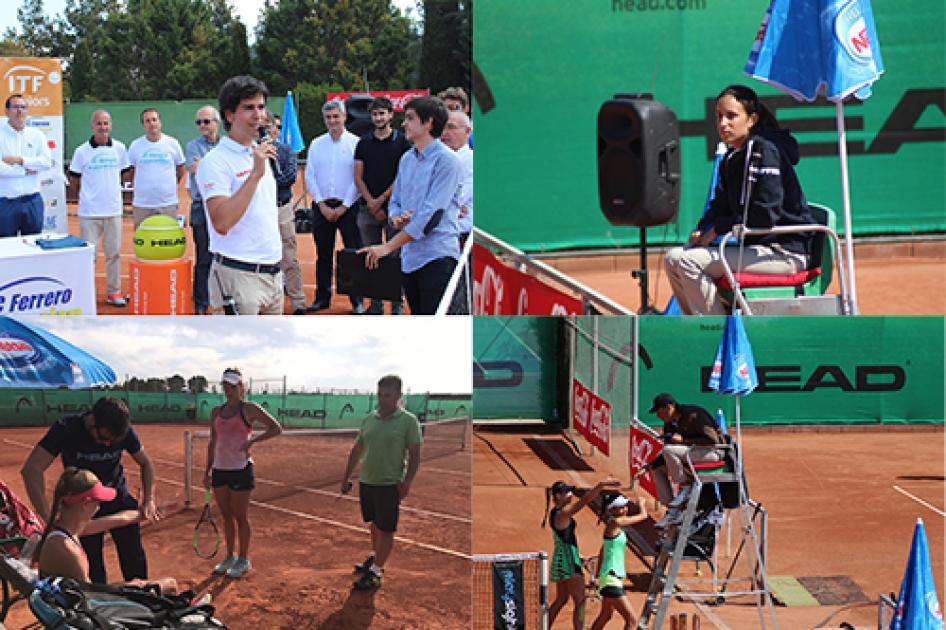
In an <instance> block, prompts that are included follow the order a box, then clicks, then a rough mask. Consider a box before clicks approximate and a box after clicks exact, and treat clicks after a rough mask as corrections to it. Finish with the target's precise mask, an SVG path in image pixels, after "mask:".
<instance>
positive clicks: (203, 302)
mask: <svg viewBox="0 0 946 630" xmlns="http://www.w3.org/2000/svg"><path fill="white" fill-rule="evenodd" d="M197 130H198V131H200V135H199V136H197V138H195V139H194V140H191V141H190V142H188V143H187V149H186V150H185V152H184V165H185V166H186V167H187V173H188V175H187V187H188V190H190V193H191V231H192V232H193V233H194V249H195V252H196V253H195V258H196V259H197V260H196V261H195V263H194V314H195V315H209V314H210V292H209V289H208V284H207V283H208V282H209V278H210V265H211V263H212V262H213V258H212V256H211V255H210V236H209V235H208V234H207V215H206V214H204V200H203V199H202V198H201V196H200V189H199V188H198V187H197V164H199V163H200V160H201V158H203V157H204V156H205V155H207V154H208V153H210V150H211V149H213V148H214V147H216V146H217V144H218V143H219V142H220V113H219V112H218V111H217V108H216V107H214V106H212V105H206V106H204V107H201V108H200V109H198V110H197Z"/></svg>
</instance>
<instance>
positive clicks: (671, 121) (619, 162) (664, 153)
mask: <svg viewBox="0 0 946 630" xmlns="http://www.w3.org/2000/svg"><path fill="white" fill-rule="evenodd" d="M598 198H599V200H600V202H601V211H602V212H603V213H604V216H605V217H606V218H607V219H608V221H609V222H610V223H611V225H634V226H637V227H641V228H645V227H650V226H652V225H664V224H667V223H672V222H674V221H676V220H677V210H678V209H679V207H680V130H679V127H678V125H677V116H676V114H674V113H673V111H671V109H670V108H669V107H667V106H666V105H664V104H663V103H659V102H657V101H655V100H653V96H652V95H650V94H616V95H615V96H614V98H613V99H611V100H610V101H607V102H606V103H605V104H604V105H602V106H601V109H600V110H599V111H598Z"/></svg>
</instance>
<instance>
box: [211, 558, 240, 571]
mask: <svg viewBox="0 0 946 630" xmlns="http://www.w3.org/2000/svg"><path fill="white" fill-rule="evenodd" d="M236 560H237V557H236V556H231V555H230V554H227V557H226V558H224V559H223V560H221V561H220V562H219V563H217V566H215V567H214V573H221V574H222V573H226V572H227V571H229V570H230V567H232V566H233V563H234V562H236Z"/></svg>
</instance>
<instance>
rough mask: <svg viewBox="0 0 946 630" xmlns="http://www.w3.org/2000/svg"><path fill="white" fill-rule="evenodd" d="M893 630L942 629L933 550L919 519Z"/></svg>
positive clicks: (894, 616) (941, 614)
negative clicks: (931, 560) (931, 562)
mask: <svg viewBox="0 0 946 630" xmlns="http://www.w3.org/2000/svg"><path fill="white" fill-rule="evenodd" d="M890 630H943V613H942V612H941V611H940V609H939V599H938V598H937V597H936V584H935V583H934V582H933V569H932V567H931V566H930V547H929V544H928V543H927V541H926V530H925V529H924V528H923V519H922V518H918V519H916V529H914V530H913V544H912V545H911V546H910V557H909V558H908V559H907V570H906V573H904V575H903V583H902V584H901V585H900V596H899V597H898V598H897V609H896V610H895V611H894V615H893V619H892V620H891V622H890Z"/></svg>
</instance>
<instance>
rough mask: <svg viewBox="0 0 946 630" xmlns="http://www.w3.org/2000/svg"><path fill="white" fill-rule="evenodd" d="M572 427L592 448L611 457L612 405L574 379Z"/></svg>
mask: <svg viewBox="0 0 946 630" xmlns="http://www.w3.org/2000/svg"><path fill="white" fill-rule="evenodd" d="M572 426H573V427H575V430H576V431H578V433H580V434H581V435H583V436H585V439H587V440H588V441H589V442H591V444H592V446H597V447H598V448H599V449H601V452H602V453H604V454H605V455H607V456H609V457H610V456H611V405H609V404H608V401H606V400H603V399H601V398H598V397H597V396H596V395H595V394H594V393H592V391H591V390H590V389H588V388H587V387H585V386H584V385H582V384H581V383H579V382H578V381H577V380H576V379H572Z"/></svg>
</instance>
